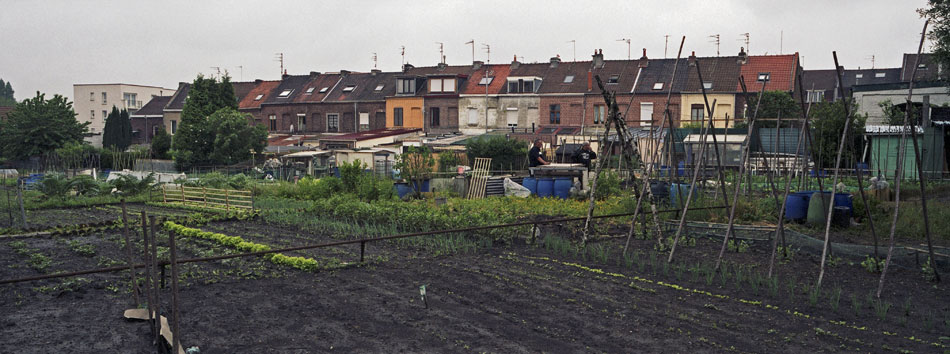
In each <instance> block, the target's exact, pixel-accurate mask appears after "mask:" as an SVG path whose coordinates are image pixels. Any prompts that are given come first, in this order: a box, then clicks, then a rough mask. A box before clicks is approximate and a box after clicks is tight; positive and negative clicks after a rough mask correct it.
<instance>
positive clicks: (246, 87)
mask: <svg viewBox="0 0 950 354" xmlns="http://www.w3.org/2000/svg"><path fill="white" fill-rule="evenodd" d="M231 87H233V88H234V98H235V99H236V100H237V102H241V100H243V99H244V97H246V96H247V95H248V93H250V92H251V90H253V89H254V88H255V87H257V82H255V81H239V82H232V83H231Z"/></svg>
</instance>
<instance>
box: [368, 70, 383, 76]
mask: <svg viewBox="0 0 950 354" xmlns="http://www.w3.org/2000/svg"><path fill="white" fill-rule="evenodd" d="M369 72H370V74H372V75H373V76H376V74H379V73H381V72H383V71H382V70H379V69H373V70H370V71H369Z"/></svg>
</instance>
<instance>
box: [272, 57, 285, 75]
mask: <svg viewBox="0 0 950 354" xmlns="http://www.w3.org/2000/svg"><path fill="white" fill-rule="evenodd" d="M274 55H275V56H274V61H279V62H280V75H278V77H283V76H284V53H276V54H274Z"/></svg>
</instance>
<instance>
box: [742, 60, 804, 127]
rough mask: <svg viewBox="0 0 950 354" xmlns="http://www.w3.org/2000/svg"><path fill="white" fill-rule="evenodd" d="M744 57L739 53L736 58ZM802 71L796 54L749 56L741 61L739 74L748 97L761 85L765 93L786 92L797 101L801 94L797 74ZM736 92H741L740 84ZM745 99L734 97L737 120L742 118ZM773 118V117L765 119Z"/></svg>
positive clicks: (745, 106)
mask: <svg viewBox="0 0 950 354" xmlns="http://www.w3.org/2000/svg"><path fill="white" fill-rule="evenodd" d="M744 56H745V53H744V52H740V53H739V56H738V58H740V59H741V58H742V57H744ZM801 70H802V67H801V64H800V61H799V58H798V53H795V54H784V55H749V56H748V57H747V58H746V60H744V61H743V63H742V66H741V68H740V71H739V74H740V75H741V76H742V78H743V80H744V83H745V86H746V90H747V91H748V92H749V95H753V94H755V93H757V92H759V91H760V90H761V89H762V87H763V84H764V85H765V90H766V91H783V92H788V93H790V94H791V95H792V97H793V98H795V100H796V101H798V97H799V95H800V94H802V93H801V92H799V90H798V86H799V85H798V79H799V75H798V74H799V72H800V71H801ZM736 92H742V87H741V84H740V85H737V86H736ZM746 102H747V98H746V97H745V96H743V95H741V94H737V95H736V114H735V117H737V118H744V117H745V112H746V108H748V107H747V103H746ZM766 118H774V117H766Z"/></svg>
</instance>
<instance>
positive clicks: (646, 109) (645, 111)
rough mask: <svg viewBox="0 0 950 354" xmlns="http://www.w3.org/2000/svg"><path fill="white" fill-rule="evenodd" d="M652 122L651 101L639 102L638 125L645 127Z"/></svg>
mask: <svg viewBox="0 0 950 354" xmlns="http://www.w3.org/2000/svg"><path fill="white" fill-rule="evenodd" d="M652 124H653V103H652V102H643V103H640V126H641V127H645V126H649V125H652Z"/></svg>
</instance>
